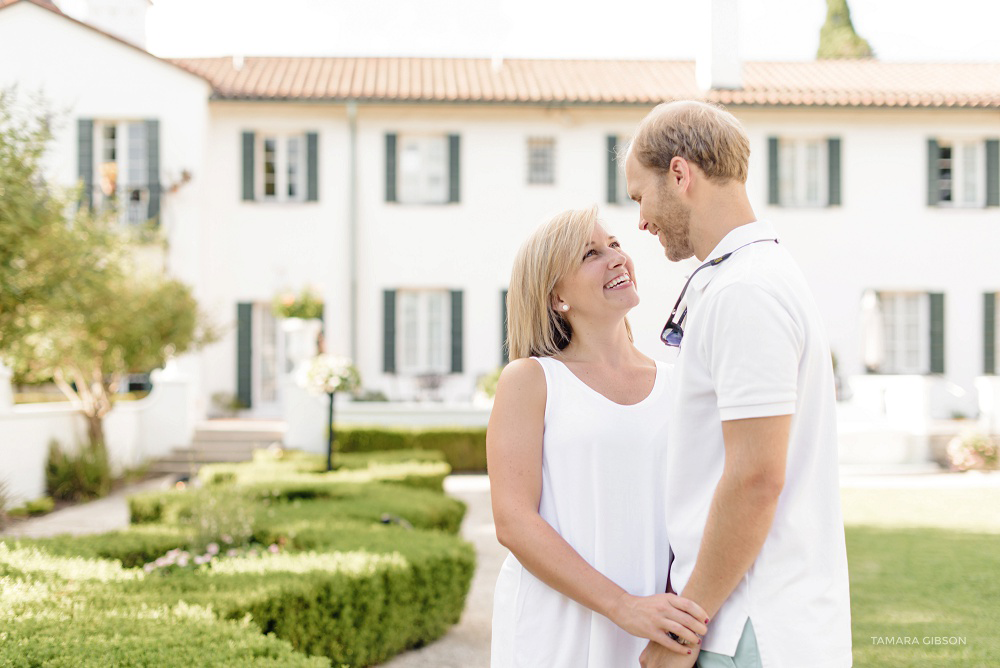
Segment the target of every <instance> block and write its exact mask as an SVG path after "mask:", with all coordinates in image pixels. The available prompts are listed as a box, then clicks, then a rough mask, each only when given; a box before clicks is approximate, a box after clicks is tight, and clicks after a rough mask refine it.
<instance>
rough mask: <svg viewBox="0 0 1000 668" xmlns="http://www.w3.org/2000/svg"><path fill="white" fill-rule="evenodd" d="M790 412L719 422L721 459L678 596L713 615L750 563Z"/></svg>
mask: <svg viewBox="0 0 1000 668" xmlns="http://www.w3.org/2000/svg"><path fill="white" fill-rule="evenodd" d="M791 424H792V416H791V415H778V416H775V417H763V418H748V419H745V420H728V421H726V422H723V423H722V437H723V440H724V441H725V446H726V461H725V467H724V468H723V471H722V478H721V479H720V480H719V484H718V486H717V487H716V489H715V495H714V496H713V497H712V506H711V509H710V510H709V514H708V522H707V523H706V525H705V534H704V536H703V537H702V539H701V548H700V549H699V551H698V560H697V561H696V562H695V567H694V572H693V573H692V574H691V578H690V579H689V580H688V583H687V586H686V587H685V588H684V592H683V596H684V597H685V598H689V599H691V600H693V601H696V602H698V603H699V604H700V605H701V606H702V607H703V608H704V609H705V610H706V611H707V612H708V614H709V616H710V617H714V616H715V615H716V614H717V613H718V612H719V608H721V607H722V604H723V603H724V602H725V600H726V599H727V598H729V595H730V594H731V593H732V592H733V590H734V589H736V586H737V585H738V584H739V583H740V580H741V579H743V576H744V575H745V574H746V572H747V571H748V570H749V569H750V566H752V565H753V562H754V560H755V559H756V558H757V555H758V554H759V553H760V550H761V548H762V547H763V546H764V540H765V539H766V538H767V534H768V532H769V531H770V530H771V523H772V522H773V521H774V511H775V509H776V508H777V506H778V497H779V496H780V495H781V490H782V489H783V488H784V485H785V462H786V459H787V455H788V437H789V433H790V430H791Z"/></svg>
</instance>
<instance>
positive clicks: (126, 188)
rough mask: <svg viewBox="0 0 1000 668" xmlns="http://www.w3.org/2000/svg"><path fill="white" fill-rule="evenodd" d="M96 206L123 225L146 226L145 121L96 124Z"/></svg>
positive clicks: (147, 173) (146, 166)
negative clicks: (114, 213) (143, 224)
mask: <svg viewBox="0 0 1000 668" xmlns="http://www.w3.org/2000/svg"><path fill="white" fill-rule="evenodd" d="M94 136H95V142H96V146H95V151H94V157H95V162H96V164H95V166H94V167H95V168H94V174H95V175H96V176H97V179H96V180H97V184H96V185H97V188H96V192H95V195H96V197H95V200H94V201H95V204H96V205H97V206H98V207H99V208H101V209H104V210H106V211H115V212H117V215H118V217H119V219H120V221H121V222H122V223H125V224H129V225H137V224H140V223H145V222H146V221H147V220H149V219H150V218H152V217H153V216H154V215H155V213H152V212H151V211H150V207H149V200H150V187H149V176H150V175H149V172H150V164H149V144H150V136H149V129H148V125H147V123H146V122H145V121H96V122H95V123H94Z"/></svg>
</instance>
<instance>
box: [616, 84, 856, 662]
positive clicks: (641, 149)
mask: <svg viewBox="0 0 1000 668" xmlns="http://www.w3.org/2000/svg"><path fill="white" fill-rule="evenodd" d="M749 155H750V142H749V140H748V139H747V136H746V133H745V132H744V130H743V128H742V126H741V125H740V123H739V121H737V120H736V119H735V118H734V117H733V116H732V115H731V114H729V113H728V112H726V111H724V110H722V109H721V108H719V107H716V106H712V105H708V104H704V103H700V102H688V101H686V102H673V103H669V104H664V105H660V106H658V107H657V108H656V109H654V110H653V111H652V112H650V114H649V115H648V116H647V117H646V118H645V119H644V120H643V121H642V123H641V124H640V125H639V128H638V130H637V132H636V136H635V138H634V139H633V141H632V145H631V147H630V149H629V153H628V156H627V158H626V161H625V174H626V178H627V180H628V191H629V195H630V196H631V197H632V199H634V200H636V201H638V202H639V217H640V220H639V227H640V229H644V230H648V231H649V232H651V233H652V234H654V235H656V236H657V237H658V238H659V241H660V243H661V244H662V245H663V247H664V249H665V250H666V255H667V257H668V258H669V259H670V260H672V261H678V260H683V259H686V258H689V257H691V256H692V255H693V256H696V257H697V258H698V260H699V261H700V262H701V264H700V265H699V267H698V268H697V269H696V270H695V271H694V272H693V273H692V274H691V276H690V277H689V279H688V283H687V285H685V286H684V290H683V291H682V293H681V296H680V297H679V298H678V300H677V305H675V307H674V310H673V312H672V313H671V314H670V318H669V319H668V321H667V325H666V326H665V327H664V330H663V333H662V335H661V339H662V340H663V342H664V343H666V344H667V345H668V346H670V347H672V348H674V349H676V350H677V364H676V368H675V371H674V382H675V392H674V398H673V406H672V407H671V410H672V414H671V420H672V424H671V427H670V432H669V433H670V436H669V441H668V442H667V446H666V447H667V453H668V454H667V462H668V464H667V467H668V468H667V472H666V480H665V481H664V484H665V485H666V486H667V490H666V491H667V500H668V504H669V505H668V506H667V508H666V513H667V528H668V531H667V535H668V537H669V539H670V544H671V547H672V549H673V552H674V560H673V563H672V565H671V566H670V586H671V587H672V588H673V589H674V590H675V591H677V592H680V593H681V594H682V595H683V596H684V597H686V598H689V599H691V600H693V601H695V602H697V603H699V604H700V605H701V606H702V607H703V608H704V609H705V610H706V611H708V613H709V615H710V616H711V621H710V623H709V625H708V628H709V630H708V633H707V634H706V635H705V637H704V639H703V641H702V644H701V646H700V647H698V646H696V647H693V648H692V650H693V651H692V654H691V655H689V656H684V655H678V654H674V653H671V652H667V651H661V650H662V648H661V647H660V646H659V645H657V644H655V643H651V644H650V646H649V647H647V649H646V651H645V652H644V653H643V656H642V661H641V663H642V665H643V666H650V667H663V666H692V665H694V664H695V662H696V661H697V664H698V666H700V667H702V668H709V667H712V668H714V667H715V666H729V667H733V666H735V668H842V667H845V666H850V665H851V663H852V658H851V618H850V594H849V588H848V576H847V554H846V550H845V546H844V526H843V520H842V518H841V512H840V490H839V484H838V471H837V427H836V413H835V409H836V407H835V397H834V377H833V368H832V362H831V357H830V349H829V345H828V343H827V340H826V334H825V332H824V328H823V323H822V321H821V318H820V315H819V311H818V310H817V308H816V305H815V302H814V300H813V298H812V295H811V294H810V293H809V290H808V287H807V285H806V282H805V279H804V278H803V276H802V273H801V272H800V270H799V268H798V266H797V265H796V264H795V262H794V261H793V260H792V258H791V257H790V256H789V254H788V253H787V251H786V250H785V249H784V248H783V247H782V246H781V245H780V243H778V238H777V236H776V235H775V232H774V229H773V228H772V227H771V226H770V225H768V224H767V223H763V222H758V221H757V220H756V216H755V215H754V212H753V209H752V208H751V206H750V201H749V199H748V197H747V193H746V178H747V165H748V161H749ZM665 567H666V565H665Z"/></svg>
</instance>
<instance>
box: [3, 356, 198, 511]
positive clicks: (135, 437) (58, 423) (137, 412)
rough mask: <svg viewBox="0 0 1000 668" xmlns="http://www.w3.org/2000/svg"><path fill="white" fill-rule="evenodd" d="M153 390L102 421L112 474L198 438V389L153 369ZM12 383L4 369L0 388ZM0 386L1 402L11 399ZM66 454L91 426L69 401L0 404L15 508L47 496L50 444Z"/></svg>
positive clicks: (122, 404) (170, 371) (5, 464)
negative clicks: (196, 391) (46, 475)
mask: <svg viewBox="0 0 1000 668" xmlns="http://www.w3.org/2000/svg"><path fill="white" fill-rule="evenodd" d="M152 377H153V389H152V390H151V391H150V393H149V395H147V396H146V397H144V398H143V399H140V400H138V401H130V402H119V403H117V404H116V405H115V407H114V408H113V409H112V411H111V413H109V414H108V415H107V416H106V417H105V419H104V436H105V439H106V441H107V449H108V457H109V459H110V461H111V466H112V471H113V472H114V473H116V474H117V473H120V472H121V471H122V470H124V469H126V468H134V467H136V466H138V465H140V464H141V463H143V462H145V461H148V460H150V459H155V458H157V457H162V456H164V455H166V454H167V453H168V452H170V450H171V449H173V448H176V447H182V446H187V445H188V444H189V443H190V442H191V437H192V435H193V434H194V425H195V421H196V416H195V414H194V412H193V410H192V408H193V398H194V391H193V388H192V387H191V384H190V382H189V379H188V378H186V377H185V376H184V375H183V374H181V373H179V372H178V371H177V369H176V367H172V366H170V365H168V369H167V370H164V371H154V372H153V374H152ZM3 383H8V387H9V378H5V377H4V374H3V370H0V384H3ZM3 389H4V388H0V401H3V400H4V398H8V399H9V398H10V396H11V395H10V394H9V393H4V392H3V391H2V390H3ZM53 439H54V440H56V441H58V443H59V445H60V446H61V447H62V448H63V449H64V450H66V451H68V452H76V451H77V450H78V449H79V448H80V447H81V445H82V444H85V443H86V442H87V424H86V420H85V419H84V417H83V415H82V414H81V413H80V411H79V407H78V406H76V405H74V404H71V403H68V402H67V403H45V404H20V405H11V404H10V403H4V404H0V480H4V481H6V482H7V484H8V485H9V487H10V490H9V491H10V493H11V496H12V500H13V504H12V505H15V506H16V505H18V504H20V503H21V502H23V501H27V500H31V499H36V498H38V497H40V496H43V495H44V494H45V461H46V459H47V456H48V451H49V442H50V441H52V440H53Z"/></svg>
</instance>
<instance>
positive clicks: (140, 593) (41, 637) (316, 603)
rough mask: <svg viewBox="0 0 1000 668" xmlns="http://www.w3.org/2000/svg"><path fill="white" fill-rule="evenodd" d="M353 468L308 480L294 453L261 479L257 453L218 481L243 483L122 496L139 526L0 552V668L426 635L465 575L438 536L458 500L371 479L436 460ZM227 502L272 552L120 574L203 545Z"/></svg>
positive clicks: (204, 656) (439, 627) (454, 522)
mask: <svg viewBox="0 0 1000 668" xmlns="http://www.w3.org/2000/svg"><path fill="white" fill-rule="evenodd" d="M400 456H403V457H406V458H407V459H406V460H404V461H402V463H400V461H399V457H400ZM364 459H365V458H364V457H363V456H362V455H355V456H354V460H355V461H354V462H353V463H354V465H356V466H357V468H356V469H354V470H351V469H347V470H344V471H341V472H336V473H333V474H326V473H320V474H310V473H307V472H305V471H304V469H308V467H309V466H311V465H312V464H311V463H310V457H309V456H306V455H300V454H296V455H292V456H291V457H287V458H282V461H281V462H279V463H280V464H281V466H279V469H282V470H283V471H284V473H283V474H278V473H276V472H274V471H272V472H271V474H270V475H271V476H272V477H271V479H269V480H261V479H260V476H261V475H263V473H262V472H261V471H260V469H262V468H263V469H266V468H267V458H266V457H261V458H260V461H257V462H254V463H250V464H246V465H243V466H236V467H233V468H232V469H231V470H230V471H229V473H231V474H232V480H235V481H241V480H245V479H247V480H252V481H253V482H251V483H248V484H243V483H241V482H228V483H224V484H214V485H210V486H208V487H205V488H202V489H187V490H170V491H165V492H154V493H149V494H143V495H138V496H135V497H132V498H130V499H129V501H130V507H131V510H132V513H133V517H135V518H137V519H145V520H146V521H147V523H146V524H141V525H136V526H133V527H132V528H130V529H128V530H126V531H120V532H112V533H109V534H104V535H101V536H87V537H80V538H73V537H69V536H61V537H57V538H52V539H45V540H35V541H21V542H20V543H19V544H18V546H17V548H16V549H14V550H10V549H8V548H6V547H5V546H4V545H3V544H2V543H0V580H2V581H3V586H2V587H0V628H3V629H4V633H6V635H2V634H0V665H8V664H10V665H15V666H22V665H23V666H31V665H53V666H55V665H67V666H68V665H74V666H76V665H85V666H91V665H93V666H97V665H119V666H146V665H158V666H159V665H162V666H168V667H170V668H173V667H174V666H177V667H178V668H179V667H180V666H189V665H204V666H230V665H241V666H242V665H248V666H256V665H260V666H278V665H288V666H295V667H297V666H319V665H324V666H328V665H330V661H331V660H332V661H333V665H334V666H342V665H350V666H369V665H373V664H375V663H380V662H382V661H385V660H386V659H388V658H390V657H391V656H393V655H394V654H396V653H398V652H400V651H402V650H404V649H406V648H409V647H417V646H421V645H424V644H427V643H428V642H431V641H432V640H434V639H436V638H438V637H440V636H441V635H442V634H444V632H445V631H446V630H447V629H448V628H449V627H450V626H451V625H452V624H454V623H456V622H457V621H458V619H459V617H460V616H461V613H462V608H463V606H464V601H465V596H466V595H467V593H468V588H469V585H470V583H471V579H472V575H473V572H474V570H475V553H474V551H473V549H472V546H471V545H469V544H468V543H466V542H465V541H463V540H461V539H460V538H458V537H457V536H455V535H453V534H454V533H455V532H457V530H458V526H459V523H460V522H461V519H462V516H463V514H464V512H465V506H464V504H462V503H461V502H460V501H457V500H455V499H450V498H448V497H445V496H444V495H443V494H441V493H440V491H439V489H438V491H431V490H427V489H420V488H417V487H413V486H404V485H399V484H394V483H388V482H377V481H373V480H378V478H373V476H372V474H371V471H372V470H374V469H378V470H381V469H382V468H384V467H387V466H388V467H389V468H390V469H391V467H393V466H397V467H398V466H404V465H410V466H411V467H412V466H424V467H440V466H444V467H445V468H447V465H446V464H443V463H442V462H441V461H440V455H437V454H436V453H419V454H412V453H411V454H410V455H400V454H399V453H392V454H391V455H390V454H389V453H386V454H384V455H383V454H382V453H379V455H378V456H376V457H372V458H371V459H373V460H378V461H368V462H365V460H364ZM409 460H416V461H409ZM387 462H388V463H387ZM392 462H395V463H394V464H393V463H392ZM272 463H274V462H272ZM241 469H246V470H241ZM252 470H256V473H255V474H253V475H251V471H252ZM411 470H414V471H415V469H412V468H411ZM383 473H384V471H383ZM413 475H414V476H418V477H419V476H420V475H423V476H424V477H428V478H435V477H436V475H437V474H436V473H435V472H433V471H429V470H428V471H423V472H420V471H417V472H415V473H413ZM230 502H231V503H233V504H236V505H242V506H243V507H244V508H245V509H246V510H247V511H248V513H249V514H250V515H251V517H250V519H249V521H248V524H249V525H250V526H252V527H253V535H252V536H251V538H250V539H251V540H254V541H257V542H259V543H262V544H264V545H270V544H275V545H281V546H282V547H281V549H280V550H277V549H275V550H274V551H275V552H277V554H270V553H268V554H263V555H260V556H250V555H247V554H241V555H237V556H234V557H223V554H224V553H225V550H224V549H220V550H219V551H216V547H217V546H212V548H211V549H210V552H212V554H213V558H212V559H211V561H208V562H207V563H205V562H203V563H202V564H200V565H195V564H189V565H190V566H191V567H190V568H189V567H185V568H164V569H155V570H154V569H151V572H150V573H149V574H146V573H144V572H143V570H142V569H141V568H136V567H137V566H140V565H141V564H144V563H147V562H149V561H154V560H155V559H156V558H157V557H161V556H163V555H164V554H165V553H167V552H173V553H174V554H177V553H179V550H181V549H187V547H185V546H192V545H196V544H197V543H198V542H200V541H201V540H203V538H204V535H207V533H202V529H203V527H201V526H200V520H199V518H203V517H205V515H206V513H207V514H209V515H212V514H213V513H215V515H220V514H221V515H225V513H224V512H223V513H220V512H219V510H218V509H219V508H220V507H222V506H221V505H220V504H226V503H230ZM206 508H215V510H213V511H206V510H205V509H206ZM226 512H228V511H226ZM241 521H242V520H241ZM406 525H409V526H411V527H415V528H405V526H406ZM215 530H216V531H221V530H223V527H222V525H221V524H220V525H218V526H217V527H216V528H215ZM94 557H103V558H105V559H95V558H94ZM107 559H115V560H117V561H109V560H107ZM123 566H124V568H123ZM193 621H194V622H196V625H197V629H196V630H194V629H193V626H192V623H193ZM151 625H155V628H151ZM261 632H263V634H264V635H262V634H261ZM28 644H30V645H31V647H30V648H26V646H27V645H28ZM293 648H294V650H297V651H293ZM80 652H88V654H87V655H86V656H83V655H82V654H80ZM302 652H304V653H307V654H322V655H324V656H325V657H327V658H324V659H322V660H320V661H316V660H313V659H309V658H307V657H305V656H304V655H303V654H302ZM91 659H93V661H92V660H91ZM88 662H90V663H88Z"/></svg>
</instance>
